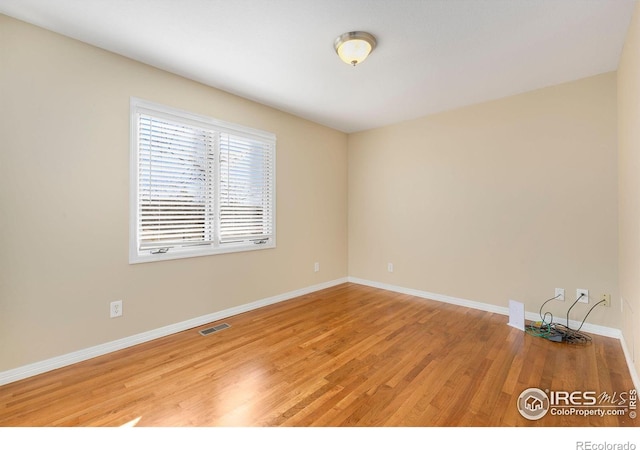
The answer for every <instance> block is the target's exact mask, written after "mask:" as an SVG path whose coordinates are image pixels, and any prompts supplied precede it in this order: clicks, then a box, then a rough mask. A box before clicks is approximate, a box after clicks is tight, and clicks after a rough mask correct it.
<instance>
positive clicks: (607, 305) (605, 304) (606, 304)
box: [600, 294, 611, 307]
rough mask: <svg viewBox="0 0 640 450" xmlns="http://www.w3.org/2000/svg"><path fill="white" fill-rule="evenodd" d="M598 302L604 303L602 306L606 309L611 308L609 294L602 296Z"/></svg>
mask: <svg viewBox="0 0 640 450" xmlns="http://www.w3.org/2000/svg"><path fill="white" fill-rule="evenodd" d="M600 301H602V302H604V303H602V304H603V305H604V306H606V307H609V306H611V294H602V298H601V299H600Z"/></svg>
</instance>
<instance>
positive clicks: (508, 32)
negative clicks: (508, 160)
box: [0, 0, 636, 132]
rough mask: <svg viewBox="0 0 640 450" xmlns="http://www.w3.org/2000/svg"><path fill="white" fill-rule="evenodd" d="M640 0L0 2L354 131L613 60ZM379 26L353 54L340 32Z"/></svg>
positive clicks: (561, 78) (610, 66) (62, 29)
mask: <svg viewBox="0 0 640 450" xmlns="http://www.w3.org/2000/svg"><path fill="white" fill-rule="evenodd" d="M635 2H636V0H422V1H420V0H386V1H383V0H268V1H267V0H0V13H4V14H6V15H8V16H12V17H15V18H17V19H20V20H23V21H25V22H29V23H32V24H35V25H38V26H40V27H43V28H46V29H49V30H53V31H56V32H58V33H60V34H63V35H66V36H69V37H72V38H75V39H78V40H81V41H84V42H87V43H90V44H93V45H95V46H97V47H101V48H104V49H107V50H110V51H112V52H115V53H119V54H121V55H124V56H128V57H130V58H133V59H136V60H139V61H142V62H145V63H147V64H150V65H153V66H156V67H159V68H161V69H165V70H167V71H169V72H173V73H176V74H179V75H182V76H184V77H187V78H191V79H193V80H196V81H199V82H202V83H205V84H208V85H211V86H214V87H216V88H219V89H222V90H225V91H228V92H231V93H234V94H237V95H240V96H242V97H246V98H249V99H252V100H255V101H257V102H260V103H263V104H266V105H270V106H273V107H275V108H278V109H280V110H283V111H287V112H290V113H292V114H295V115H298V116H301V117H304V118H307V119H309V120H312V121H315V122H318V123H321V124H324V125H327V126H330V127H332V128H335V129H338V130H342V131H345V132H354V131H359V130H365V129H370V128H375V127H379V126H383V125H387V124H391V123H396V122H400V121H403V120H407V119H412V118H416V117H420V116H424V115H426V114H430V113H434V112H439V111H444V110H448V109H452V108H456V107H460V106H464V105H468V104H473V103H478V102H481V101H485V100H490V99H495V98H500V97H505V96H508V95H513V94H516V93H520V92H525V91H529V90H533V89H537V88H540V87H544V86H549V85H554V84H558V83H563V82H566V81H571V80H575V79H579V78H584V77H588V76H592V75H596V74H599V73H604V72H608V71H612V70H616V68H617V66H618V62H619V58H620V54H621V51H622V46H623V43H624V39H625V36H626V32H627V29H628V26H629V22H630V19H631V14H632V11H633V7H634V5H635ZM355 30H363V31H368V32H370V33H372V34H374V35H375V36H376V37H377V39H378V47H377V48H376V50H375V51H374V52H373V53H372V54H371V55H370V56H369V58H368V59H367V60H366V61H365V62H363V63H362V64H361V65H359V66H357V67H351V66H349V65H347V64H345V63H343V62H342V61H341V60H340V59H339V58H338V57H337V55H336V54H335V52H334V50H333V41H334V39H335V38H336V37H337V36H338V35H340V34H342V33H345V32H347V31H355Z"/></svg>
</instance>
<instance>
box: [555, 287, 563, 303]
mask: <svg viewBox="0 0 640 450" xmlns="http://www.w3.org/2000/svg"><path fill="white" fill-rule="evenodd" d="M555 297H556V300H558V301H561V302H563V301H564V289H563V288H556V295H555Z"/></svg>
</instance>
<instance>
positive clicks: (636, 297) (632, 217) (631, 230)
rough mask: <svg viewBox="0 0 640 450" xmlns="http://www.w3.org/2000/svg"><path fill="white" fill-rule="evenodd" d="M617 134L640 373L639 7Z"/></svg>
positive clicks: (624, 279)
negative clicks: (639, 323) (639, 352)
mask: <svg viewBox="0 0 640 450" xmlns="http://www.w3.org/2000/svg"><path fill="white" fill-rule="evenodd" d="M618 133H619V134H618V140H619V153H618V154H619V156H618V159H619V171H618V173H619V190H620V197H619V202H620V219H619V223H620V225H619V227H620V228H619V230H620V242H619V253H620V260H619V261H620V263H619V264H620V296H621V297H622V303H623V305H622V306H623V308H624V311H623V321H622V325H621V327H622V333H623V335H624V338H625V342H626V343H627V347H628V348H629V352H630V353H631V354H632V357H633V359H634V363H635V367H636V371H637V372H639V373H640V362H639V361H638V357H637V355H638V349H640V332H639V331H638V328H639V327H638V320H640V5H636V8H635V12H634V15H633V19H632V22H631V25H630V27H629V34H628V36H627V40H626V42H625V46H624V50H623V53H622V58H621V61H620V66H619V68H618Z"/></svg>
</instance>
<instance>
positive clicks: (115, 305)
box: [109, 300, 122, 319]
mask: <svg viewBox="0 0 640 450" xmlns="http://www.w3.org/2000/svg"><path fill="white" fill-rule="evenodd" d="M121 315H122V300H116V301H115V302H111V307H110V308H109V317H110V318H112V319H113V318H114V317H120V316H121Z"/></svg>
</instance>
